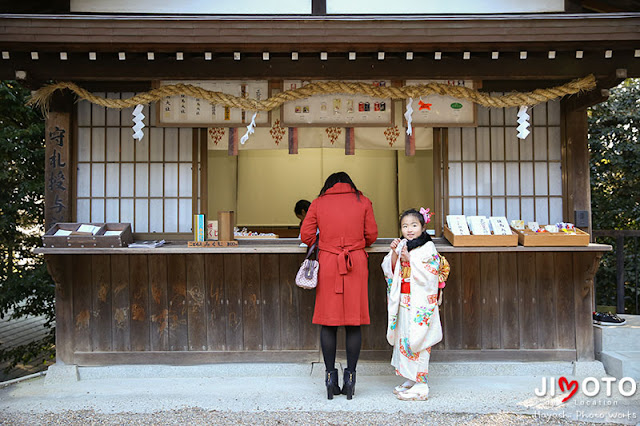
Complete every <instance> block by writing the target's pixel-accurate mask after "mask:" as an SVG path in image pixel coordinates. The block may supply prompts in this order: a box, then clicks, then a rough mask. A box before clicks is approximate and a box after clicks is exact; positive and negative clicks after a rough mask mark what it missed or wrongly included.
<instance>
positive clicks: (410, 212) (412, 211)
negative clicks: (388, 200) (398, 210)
mask: <svg viewBox="0 0 640 426" xmlns="http://www.w3.org/2000/svg"><path fill="white" fill-rule="evenodd" d="M407 216H415V217H416V218H418V220H419V221H420V225H422V226H424V216H422V215H421V214H420V212H419V211H418V210H416V209H409V210H405V211H403V212H402V214H401V215H400V222H402V219H404V218H405V217H407Z"/></svg>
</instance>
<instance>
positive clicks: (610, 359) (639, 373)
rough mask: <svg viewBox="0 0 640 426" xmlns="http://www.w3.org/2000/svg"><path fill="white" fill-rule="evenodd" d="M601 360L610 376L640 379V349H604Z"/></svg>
mask: <svg viewBox="0 0 640 426" xmlns="http://www.w3.org/2000/svg"><path fill="white" fill-rule="evenodd" d="M600 360H601V361H602V364H604V368H605V370H606V371H607V374H609V375H610V376H613V377H615V378H617V379H621V378H623V377H631V378H633V379H634V380H635V381H640V351H603V352H601V354H600Z"/></svg>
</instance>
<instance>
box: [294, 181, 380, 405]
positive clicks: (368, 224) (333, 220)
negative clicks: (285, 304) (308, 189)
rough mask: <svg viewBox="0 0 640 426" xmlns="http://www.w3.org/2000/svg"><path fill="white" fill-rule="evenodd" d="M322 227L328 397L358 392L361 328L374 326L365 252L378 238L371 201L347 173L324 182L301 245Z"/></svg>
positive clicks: (319, 312)
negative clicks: (339, 362)
mask: <svg viewBox="0 0 640 426" xmlns="http://www.w3.org/2000/svg"><path fill="white" fill-rule="evenodd" d="M316 228H319V230H320V234H319V236H318V238H319V241H318V248H319V250H320V254H319V259H318V260H319V262H320V268H319V272H318V285H317V287H316V305H315V310H314V313H313V323H314V324H319V325H322V330H321V331H320V345H321V347H322V355H323V358H324V364H325V368H326V375H325V384H326V386H327V398H328V399H333V395H338V394H340V393H343V394H345V395H347V399H351V398H352V396H353V394H354V393H355V384H356V364H357V363H358V358H359V356H360V347H361V345H362V335H361V331H360V326H361V325H363V324H369V322H370V321H369V299H368V289H367V282H368V278H369V269H368V264H367V254H366V253H365V251H364V248H365V247H366V246H370V245H371V244H373V242H374V241H375V240H376V238H377V237H378V226H377V224H376V220H375V218H374V216H373V206H372V205H371V201H370V200H369V199H368V198H367V197H365V196H364V195H363V194H362V192H360V191H359V190H358V188H356V185H355V184H354V183H353V181H352V180H351V178H350V177H349V175H348V174H347V173H345V172H338V173H334V174H332V175H331V176H329V177H328V178H327V180H326V182H325V183H324V186H323V188H322V190H321V191H320V194H319V196H318V198H316V199H315V200H313V202H312V203H311V206H309V210H308V212H307V215H306V217H305V219H304V221H303V222H302V227H301V230H300V231H301V237H302V242H304V243H305V244H307V245H309V246H310V245H311V244H313V242H314V241H315V239H316ZM338 326H345V330H346V335H347V336H346V349H347V368H345V370H344V377H343V388H342V390H340V387H339V385H338V370H336V368H335V360H336V333H337V331H338Z"/></svg>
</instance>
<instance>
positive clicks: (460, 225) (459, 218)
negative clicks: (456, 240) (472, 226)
mask: <svg viewBox="0 0 640 426" xmlns="http://www.w3.org/2000/svg"><path fill="white" fill-rule="evenodd" d="M447 226H448V227H449V229H450V230H451V232H452V233H453V234H454V235H470V232H469V227H468V226H467V221H466V220H465V217H464V215H454V214H450V215H448V216H447Z"/></svg>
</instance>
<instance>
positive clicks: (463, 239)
mask: <svg viewBox="0 0 640 426" xmlns="http://www.w3.org/2000/svg"><path fill="white" fill-rule="evenodd" d="M444 237H445V238H446V239H447V240H449V242H450V243H451V245H452V246H455V247H515V246H517V245H518V235H517V234H515V233H513V231H512V234H511V235H454V234H453V232H451V230H450V229H449V227H448V226H446V225H445V227H444Z"/></svg>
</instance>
